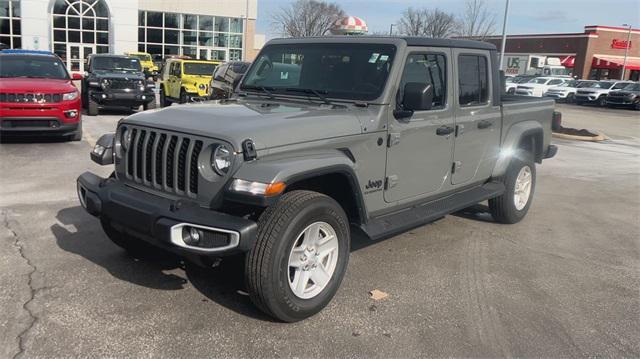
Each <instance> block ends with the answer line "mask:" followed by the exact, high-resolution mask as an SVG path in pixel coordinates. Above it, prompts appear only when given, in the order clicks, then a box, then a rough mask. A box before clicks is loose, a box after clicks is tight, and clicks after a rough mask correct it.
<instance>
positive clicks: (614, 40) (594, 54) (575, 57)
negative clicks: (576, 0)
mask: <svg viewBox="0 0 640 359" xmlns="http://www.w3.org/2000/svg"><path fill="white" fill-rule="evenodd" d="M628 36H629V29H628V28H623V27H613V26H598V25H594V26H585V28H584V32H581V33H565V34H531V35H509V36H507V44H506V49H505V55H543V56H551V57H558V58H560V59H561V61H562V64H563V65H564V66H565V67H568V68H570V69H573V71H572V73H573V74H574V75H575V76H578V78H582V79H599V80H602V79H619V78H620V76H621V75H622V64H623V62H624V55H625V49H626V47H627V46H630V47H629V48H628V56H627V66H626V71H625V79H631V80H635V81H638V80H640V29H632V30H631V34H630V40H631V41H630V42H629V43H627V37H628ZM486 41H488V42H491V43H493V44H495V45H496V46H497V47H498V49H500V46H501V43H502V38H501V36H492V37H489V38H488V39H486Z"/></svg>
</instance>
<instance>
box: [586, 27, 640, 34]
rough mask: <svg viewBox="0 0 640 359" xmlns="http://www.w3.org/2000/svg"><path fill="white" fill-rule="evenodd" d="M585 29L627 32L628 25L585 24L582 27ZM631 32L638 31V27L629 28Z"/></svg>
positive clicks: (639, 30) (639, 31)
mask: <svg viewBox="0 0 640 359" xmlns="http://www.w3.org/2000/svg"><path fill="white" fill-rule="evenodd" d="M584 29H585V31H586V30H605V31H616V32H629V28H628V27H621V26H604V25H587V26H585V27H584ZM631 33H639V34H640V29H634V28H631Z"/></svg>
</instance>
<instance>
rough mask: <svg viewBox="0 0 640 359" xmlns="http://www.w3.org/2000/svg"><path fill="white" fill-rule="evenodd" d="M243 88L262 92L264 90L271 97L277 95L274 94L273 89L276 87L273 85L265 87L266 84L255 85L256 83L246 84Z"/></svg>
mask: <svg viewBox="0 0 640 359" xmlns="http://www.w3.org/2000/svg"><path fill="white" fill-rule="evenodd" d="M242 88H243V89H248V90H260V91H262V92H264V93H265V94H267V96H268V97H269V98H270V99H272V100H273V99H275V96H273V92H271V91H273V90H275V88H273V87H265V86H255V85H244V86H242Z"/></svg>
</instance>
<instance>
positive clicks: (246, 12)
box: [242, 0, 249, 61]
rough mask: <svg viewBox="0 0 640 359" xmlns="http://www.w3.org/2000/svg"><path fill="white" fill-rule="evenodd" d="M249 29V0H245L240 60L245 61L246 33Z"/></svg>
mask: <svg viewBox="0 0 640 359" xmlns="http://www.w3.org/2000/svg"><path fill="white" fill-rule="evenodd" d="M248 31H249V0H247V1H246V2H245V8H244V31H243V32H242V60H243V61H247V49H248V47H247V35H248V33H247V32H248Z"/></svg>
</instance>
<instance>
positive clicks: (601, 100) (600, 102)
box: [596, 96, 607, 107]
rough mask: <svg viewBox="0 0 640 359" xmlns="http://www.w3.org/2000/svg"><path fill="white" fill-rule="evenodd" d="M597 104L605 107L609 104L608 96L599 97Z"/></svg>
mask: <svg viewBox="0 0 640 359" xmlns="http://www.w3.org/2000/svg"><path fill="white" fill-rule="evenodd" d="M596 104H597V105H598V106H600V107H605V106H606V105H607V97H606V96H600V97H598V101H597V102H596Z"/></svg>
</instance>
